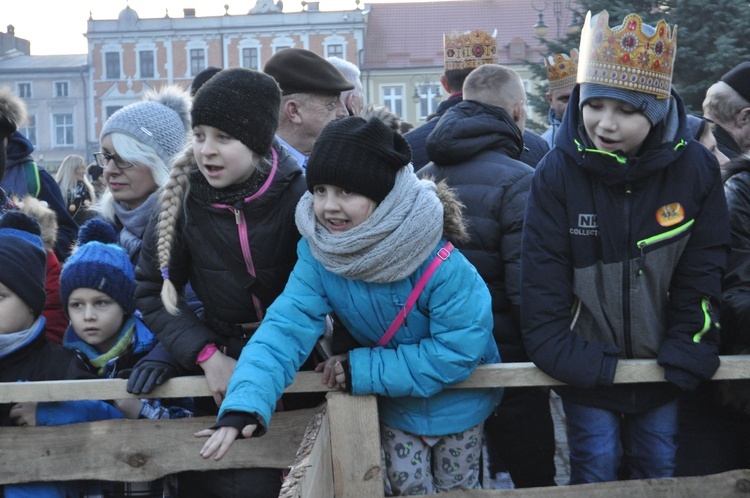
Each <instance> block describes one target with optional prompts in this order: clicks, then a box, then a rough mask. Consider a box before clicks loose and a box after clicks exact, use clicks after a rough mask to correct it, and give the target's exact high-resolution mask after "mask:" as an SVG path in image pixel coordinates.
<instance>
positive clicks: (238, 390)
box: [219, 239, 502, 436]
mask: <svg viewBox="0 0 750 498" xmlns="http://www.w3.org/2000/svg"><path fill="white" fill-rule="evenodd" d="M444 244H445V241H442V242H440V244H439V245H438V246H436V247H435V250H434V251H433V254H437V251H438V249H439V248H441V247H442V246H443V245H444ZM297 254H298V257H299V259H298V261H297V264H296V266H295V267H294V271H293V272H292V274H291V276H290V278H289V282H288V283H287V286H286V288H285V289H284V292H283V293H282V294H281V296H279V297H278V298H277V299H276V301H275V302H274V303H273V305H272V306H271V307H270V308H269V309H268V314H267V315H266V317H265V318H264V320H263V323H262V325H261V326H260V328H259V329H258V330H257V332H256V333H255V334H254V335H253V336H252V338H251V340H250V342H249V343H248V344H247V346H245V348H244V350H243V351H242V354H241V356H240V359H239V361H238V363H237V368H236V369H235V372H234V375H233V376H232V379H231V381H230V382H229V388H228V392H227V396H226V399H225V400H224V402H223V403H222V405H221V410H220V412H219V418H221V417H222V416H223V415H224V414H225V413H227V412H245V413H251V414H254V415H255V416H256V417H257V418H258V419H259V421H260V423H261V425H263V426H264V427H268V424H269V421H270V418H271V413H272V412H273V410H274V408H275V405H276V400H277V399H278V398H279V397H280V396H281V393H282V392H283V390H284V388H286V387H287V386H288V385H290V384H291V383H292V381H293V379H294V374H295V372H296V371H297V369H298V368H299V366H300V365H301V364H302V363H303V362H304V361H305V359H306V358H307V357H308V355H309V354H310V353H311V352H312V350H313V348H314V346H315V342H316V341H317V339H318V338H319V337H320V336H321V334H322V333H323V330H324V325H325V317H326V315H327V314H328V313H331V312H335V313H336V315H337V316H338V317H339V318H340V319H341V321H342V323H343V324H344V325H345V326H346V328H347V329H348V330H349V332H350V333H351V334H352V336H353V337H354V338H355V339H356V340H357V341H359V343H360V344H362V345H363V346H364V347H361V348H357V349H354V350H352V351H350V353H349V363H350V366H351V384H352V385H351V389H352V394H355V395H364V394H375V395H378V407H379V415H380V420H381V421H382V422H384V423H385V424H388V425H389V426H391V427H394V428H396V429H400V430H403V431H407V432H410V433H413V434H419V435H424V436H442V435H447V434H454V433H458V432H462V431H464V430H466V429H468V428H470V427H473V426H475V425H477V424H479V423H481V422H483V421H484V419H485V418H487V416H488V415H489V414H490V413H491V412H492V410H493V408H494V407H495V405H497V404H498V403H499V401H500V398H501V397H502V389H471V390H468V389H460V390H458V389H457V390H451V389H447V390H446V389H445V388H446V387H447V386H449V385H451V384H455V383H458V382H461V381H463V380H466V379H467V378H468V377H469V375H470V374H471V372H472V371H473V370H474V369H475V368H476V367H477V366H478V365H480V364H485V363H499V362H500V355H499V354H498V351H497V346H496V345H495V341H494V339H493V336H492V309H491V304H492V303H491V298H490V294H489V291H488V290H487V286H486V285H485V284H484V282H483V281H482V279H481V277H480V276H479V274H478V273H477V271H476V270H475V269H474V267H473V266H472V265H471V264H470V263H469V262H468V260H466V258H465V257H464V256H463V255H462V254H461V253H460V252H459V251H458V250H454V251H453V252H452V253H451V255H450V257H449V258H448V259H447V260H446V261H445V262H444V263H443V264H442V265H441V266H440V267H439V268H438V269H437V271H436V272H435V273H434V274H433V275H432V277H431V278H430V280H429V282H428V283H427V286H426V287H425V289H424V290H423V291H422V293H421V294H420V296H419V299H418V301H417V304H416V306H415V307H414V309H413V310H412V312H411V313H410V314H409V315H408V317H407V319H406V321H405V322H404V324H403V325H402V326H401V328H400V329H399V330H398V331H397V332H396V334H395V335H394V336H393V338H392V339H391V340H390V342H389V343H388V344H387V345H386V346H385V347H375V344H376V343H377V342H378V340H379V339H380V337H381V336H382V335H383V333H384V332H385V331H386V330H387V329H388V327H389V325H390V324H391V322H392V321H393V319H394V318H395V317H396V315H397V313H398V312H399V311H400V310H401V309H402V308H403V306H404V303H405V302H406V299H407V297H408V296H409V294H410V293H411V291H412V289H413V288H414V286H415V284H416V283H417V281H418V280H419V277H420V276H421V275H422V273H424V270H425V269H426V268H427V266H428V265H429V263H430V261H431V260H432V258H429V260H427V261H425V262H424V263H423V264H422V265H421V266H420V267H419V269H417V271H415V272H414V273H413V274H412V275H411V276H409V277H408V278H405V279H403V280H400V281H398V282H392V283H382V284H378V283H367V282H363V281H361V280H348V279H346V278H344V277H341V276H338V275H336V274H334V273H331V272H330V271H328V270H326V269H325V268H324V267H323V265H322V264H321V263H320V262H318V261H317V260H315V258H314V257H313V256H312V254H311V253H310V248H309V246H308V244H307V241H306V240H304V239H303V240H301V241H300V243H299V245H298V246H297Z"/></svg>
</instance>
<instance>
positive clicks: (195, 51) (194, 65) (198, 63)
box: [190, 48, 206, 76]
mask: <svg viewBox="0 0 750 498" xmlns="http://www.w3.org/2000/svg"><path fill="white" fill-rule="evenodd" d="M205 54H206V51H205V50H203V49H202V48H191V49H190V75H191V76H197V75H198V73H200V72H201V71H203V70H204V69H206V55H205Z"/></svg>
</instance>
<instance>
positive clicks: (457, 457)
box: [380, 423, 484, 496]
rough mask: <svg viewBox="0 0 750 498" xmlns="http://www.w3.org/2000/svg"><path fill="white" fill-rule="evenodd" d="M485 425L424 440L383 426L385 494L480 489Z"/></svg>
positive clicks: (381, 432) (381, 429) (381, 433)
mask: <svg viewBox="0 0 750 498" xmlns="http://www.w3.org/2000/svg"><path fill="white" fill-rule="evenodd" d="M483 425H484V424H479V425H476V426H474V427H472V428H470V429H467V430H465V431H463V432H459V433H457V434H450V435H447V436H442V437H421V436H416V435H414V434H409V433H408V432H404V431H400V430H398V429H394V428H393V427H389V426H387V425H385V424H383V423H381V424H380V442H381V445H382V450H383V459H384V460H385V476H384V479H383V481H384V484H385V495H386V496H409V495H429V494H435V493H437V492H438V491H446V490H449V489H458V488H460V489H480V488H481V486H480V484H479V473H480V462H479V457H480V455H481V453H482V427H483Z"/></svg>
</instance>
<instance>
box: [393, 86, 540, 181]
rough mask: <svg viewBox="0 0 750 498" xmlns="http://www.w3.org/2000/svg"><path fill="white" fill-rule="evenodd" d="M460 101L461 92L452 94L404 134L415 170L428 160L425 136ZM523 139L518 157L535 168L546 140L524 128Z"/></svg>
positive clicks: (461, 100) (461, 98)
mask: <svg viewBox="0 0 750 498" xmlns="http://www.w3.org/2000/svg"><path fill="white" fill-rule="evenodd" d="M460 102H463V93H462V92H457V93H455V94H453V95H452V96H451V97H450V98H449V99H447V100H444V101H442V102H440V104H439V105H438V108H437V112H436V113H435V116H434V117H433V118H432V119H431V120H429V121H427V122H426V123H425V124H423V125H422V126H420V127H419V128H416V129H414V130H412V131H410V132H409V133H407V134H405V135H404V138H405V139H406V141H407V142H409V147H411V152H412V160H411V163H412V164H413V165H414V171H415V172H416V171H419V170H420V169H422V168H423V167H424V166H425V165H426V164H427V163H428V162H430V158H429V155H428V154H427V147H426V144H427V137H428V136H429V135H430V133H432V130H434V129H435V126H437V124H438V121H440V118H442V116H443V114H445V113H446V112H448V109H450V108H451V107H453V106H455V105H457V104H458V103H460ZM523 141H524V143H523V148H522V151H521V157H519V158H518V159H519V160H520V161H521V162H524V163H526V164H528V165H529V166H531V167H532V168H536V165H537V164H539V161H541V160H542V158H543V157H544V155H545V154H546V153H547V152H549V146H548V145H547V141H546V140H544V139H543V138H542V137H541V136H540V135H538V134H536V133H534V132H533V131H530V130H524V132H523Z"/></svg>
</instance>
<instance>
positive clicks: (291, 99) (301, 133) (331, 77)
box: [263, 48, 354, 171]
mask: <svg viewBox="0 0 750 498" xmlns="http://www.w3.org/2000/svg"><path fill="white" fill-rule="evenodd" d="M263 72H264V73H266V74H268V75H269V76H272V77H273V78H274V79H275V80H276V82H277V83H278V84H279V87H281V95H282V97H281V113H280V116H279V128H278V130H277V131H276V136H277V137H278V139H279V141H280V142H281V143H282V145H284V146H285V147H286V148H287V149H289V152H290V153H291V154H292V155H293V156H294V157H295V158H296V159H297V162H298V163H299V165H300V166H301V167H302V170H303V171H304V169H305V164H306V163H307V156H309V155H310V152H312V148H313V144H314V143H315V140H316V139H317V138H318V135H319V134H320V131H321V130H322V129H323V127H324V126H325V125H326V124H328V123H329V122H330V121H333V120H334V119H339V118H343V117H345V116H348V115H349V114H348V112H347V110H346V107H344V104H343V102H342V101H341V92H344V91H347V90H351V89H353V88H354V85H353V84H352V83H350V82H349V81H347V80H346V78H344V76H343V75H342V74H341V72H339V70H338V69H336V68H335V67H334V66H333V64H331V63H330V62H328V61H327V60H325V59H324V58H322V57H321V56H319V55H317V54H315V53H313V52H310V51H309V50H305V49H301V48H287V49H284V50H281V51H279V52H277V53H276V54H274V55H273V56H272V57H271V58H270V59H268V62H266V65H265V67H264V68H263Z"/></svg>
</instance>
